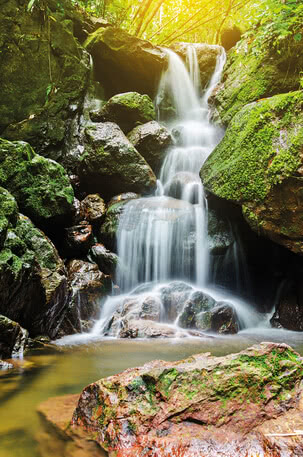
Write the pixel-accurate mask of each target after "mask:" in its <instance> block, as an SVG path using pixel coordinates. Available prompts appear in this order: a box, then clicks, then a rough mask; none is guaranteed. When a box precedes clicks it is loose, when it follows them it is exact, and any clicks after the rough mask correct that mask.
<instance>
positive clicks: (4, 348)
mask: <svg viewBox="0 0 303 457" xmlns="http://www.w3.org/2000/svg"><path fill="white" fill-rule="evenodd" d="M27 338H28V332H27V330H25V329H24V328H22V327H21V325H19V324H18V323H17V322H14V321H12V320H11V319H8V318H7V317H5V316H2V315H1V314H0V359H8V358H11V357H22V355H23V351H24V348H25V345H26V343H27ZM0 362H1V361H0ZM0 367H1V365H0ZM4 368H5V366H4Z"/></svg>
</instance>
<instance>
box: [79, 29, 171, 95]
mask: <svg viewBox="0 0 303 457" xmlns="http://www.w3.org/2000/svg"><path fill="white" fill-rule="evenodd" d="M85 47H86V49H87V50H88V52H89V53H90V54H92V56H93V59H94V66H95V73H96V77H97V79H98V80H99V81H100V82H101V84H102V85H104V87H105V88H106V91H107V93H108V95H109V96H111V95H114V94H117V93H120V92H128V91H137V92H139V93H142V94H148V95H149V96H150V97H152V98H153V97H154V95H155V92H156V90H157V85H158V81H159V79H160V76H161V73H162V70H163V69H164V68H165V65H166V63H167V56H166V54H165V52H164V51H163V50H162V49H161V48H160V47H157V46H153V45H152V44H151V43H149V42H148V41H144V40H140V39H138V38H136V37H134V36H133V35H129V34H128V33H127V32H125V31H124V30H121V29H118V28H116V27H106V28H103V27H100V28H99V29H98V30H96V32H94V33H93V34H91V35H90V36H89V37H88V39H87V40H86V42H85ZM121 75H123V76H122V77H121Z"/></svg>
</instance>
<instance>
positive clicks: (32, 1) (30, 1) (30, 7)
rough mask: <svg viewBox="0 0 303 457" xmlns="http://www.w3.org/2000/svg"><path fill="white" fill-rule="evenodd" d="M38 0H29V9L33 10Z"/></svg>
mask: <svg viewBox="0 0 303 457" xmlns="http://www.w3.org/2000/svg"><path fill="white" fill-rule="evenodd" d="M35 1H36V0H29V2H28V5H27V11H31V10H32V9H33V7H34V4H35Z"/></svg>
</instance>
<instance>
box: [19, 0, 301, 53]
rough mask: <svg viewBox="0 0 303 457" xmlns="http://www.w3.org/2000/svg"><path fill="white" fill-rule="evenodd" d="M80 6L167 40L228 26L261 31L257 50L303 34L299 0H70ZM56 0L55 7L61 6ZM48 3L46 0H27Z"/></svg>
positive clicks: (212, 33) (215, 35)
mask: <svg viewBox="0 0 303 457" xmlns="http://www.w3.org/2000/svg"><path fill="white" fill-rule="evenodd" d="M71 2H72V3H73V5H74V6H75V7H77V8H81V9H84V10H85V11H86V12H87V13H88V14H90V15H93V16H96V17H102V18H104V19H105V20H107V21H108V22H110V23H112V24H113V25H115V26H118V27H122V28H123V29H125V30H127V31H128V32H129V33H131V34H134V35H136V36H138V37H141V38H144V39H148V40H150V41H152V42H154V43H155V44H158V45H163V46H167V45H170V44H171V43H173V42H175V41H191V42H208V43H220V35H221V31H222V30H223V29H224V28H230V29H232V28H234V27H237V28H239V29H240V30H241V31H242V32H245V31H247V30H250V32H249V34H250V36H254V34H255V32H256V29H259V28H260V27H261V28H262V30H263V35H261V34H260V33H258V36H259V39H258V41H257V42H256V50H257V49H258V46H259V47H260V46H261V45H262V40H264V41H265V42H268V41H270V40H274V44H275V46H276V47H277V48H279V46H280V44H281V42H282V41H283V40H284V39H285V38H287V37H288V36H289V35H293V39H294V40H295V41H300V40H302V39H303V38H302V35H303V32H302V26H301V24H302V16H303V4H302V1H301V0H200V1H199V2H194V0H135V1H133V0H71ZM61 3H62V2H60V1H58V4H57V8H58V9H62V5H61ZM35 6H39V7H42V8H44V9H45V8H46V9H47V0H29V2H28V10H29V11H32V10H33V8H34V7H35Z"/></svg>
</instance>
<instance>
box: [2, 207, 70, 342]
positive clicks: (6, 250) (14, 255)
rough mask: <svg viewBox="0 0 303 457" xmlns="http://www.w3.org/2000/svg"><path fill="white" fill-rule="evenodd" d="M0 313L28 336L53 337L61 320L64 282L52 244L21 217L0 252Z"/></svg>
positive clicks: (64, 289)
mask: <svg viewBox="0 0 303 457" xmlns="http://www.w3.org/2000/svg"><path fill="white" fill-rule="evenodd" d="M0 284H1V287H0V290H1V294H0V312H1V313H2V314H4V315H5V316H7V317H9V318H10V319H13V320H15V321H17V322H19V323H20V324H21V325H22V326H23V327H25V328H26V329H28V330H29V331H30V334H31V336H34V335H41V334H46V335H49V336H50V337H53V336H54V335H55V334H56V332H57V329H58V326H59V324H60V322H61V320H62V319H63V316H64V309H65V306H66V303H67V300H68V294H69V291H68V285H67V279H66V276H65V268H64V264H63V261H62V260H61V259H60V257H59V255H58V253H57V250H56V248H55V246H54V245H53V244H52V243H51V241H50V240H49V239H48V238H47V237H46V236H45V235H44V233H43V232H41V231H40V230H39V229H37V228H36V227H35V226H34V225H33V224H32V222H31V221H30V220H29V219H28V218H27V217H25V216H22V215H20V216H19V218H18V221H17V224H16V226H15V227H12V228H11V229H9V231H8V233H7V237H6V240H5V243H4V247H3V249H2V251H1V252H0Z"/></svg>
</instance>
